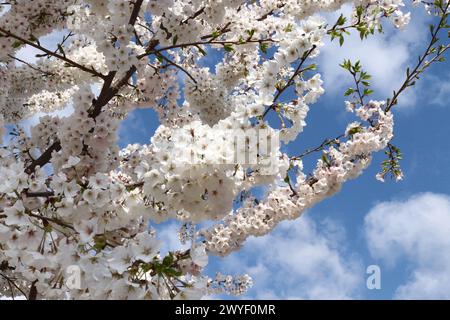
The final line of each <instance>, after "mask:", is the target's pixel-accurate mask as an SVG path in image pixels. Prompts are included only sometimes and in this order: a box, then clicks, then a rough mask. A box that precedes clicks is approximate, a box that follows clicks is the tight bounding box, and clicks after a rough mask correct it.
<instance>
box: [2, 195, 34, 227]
mask: <svg viewBox="0 0 450 320" xmlns="http://www.w3.org/2000/svg"><path fill="white" fill-rule="evenodd" d="M4 214H5V215H6V219H5V223H6V225H8V226H12V225H25V224H27V223H28V222H29V217H28V216H27V214H26V213H25V208H24V206H23V203H22V201H20V200H18V201H16V203H15V204H14V205H13V206H12V207H9V208H6V209H5V211H4Z"/></svg>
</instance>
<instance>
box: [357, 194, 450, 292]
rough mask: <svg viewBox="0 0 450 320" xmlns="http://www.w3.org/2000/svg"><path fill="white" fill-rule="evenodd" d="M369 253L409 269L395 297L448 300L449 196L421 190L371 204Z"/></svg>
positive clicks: (367, 220)
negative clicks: (402, 199) (400, 263)
mask: <svg viewBox="0 0 450 320" xmlns="http://www.w3.org/2000/svg"><path fill="white" fill-rule="evenodd" d="M365 234H366V238H367V242H368V246H369V249H370V251H371V254H372V255H373V257H375V258H379V259H382V260H384V261H386V263H387V264H388V265H396V264H397V263H399V262H402V260H405V259H406V261H407V262H408V263H409V265H408V270H411V272H410V275H409V279H408V280H407V282H406V283H404V284H402V285H401V286H399V287H398V288H397V290H396V292H395V298H399V299H450V290H449V288H450V197H448V196H445V195H438V194H433V193H425V194H420V195H416V196H413V197H411V198H410V199H408V200H406V201H404V202H401V201H392V202H384V203H381V204H378V205H377V206H375V207H374V208H373V209H372V210H371V211H370V212H369V214H368V215H367V216H366V218H365Z"/></svg>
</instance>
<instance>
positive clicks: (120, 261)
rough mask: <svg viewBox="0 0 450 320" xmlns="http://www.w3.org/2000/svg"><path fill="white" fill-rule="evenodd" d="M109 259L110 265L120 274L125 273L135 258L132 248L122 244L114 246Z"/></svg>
mask: <svg viewBox="0 0 450 320" xmlns="http://www.w3.org/2000/svg"><path fill="white" fill-rule="evenodd" d="M110 257H111V258H109V259H108V263H109V267H110V268H111V269H112V270H114V271H116V272H117V273H119V274H122V273H124V272H125V271H127V269H128V268H129V267H130V266H131V264H132V263H133V261H134V260H135V258H134V256H133V252H132V250H131V248H129V247H124V246H120V247H117V248H114V249H113V250H112V251H111V253H110Z"/></svg>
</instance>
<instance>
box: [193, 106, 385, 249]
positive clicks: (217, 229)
mask: <svg viewBox="0 0 450 320" xmlns="http://www.w3.org/2000/svg"><path fill="white" fill-rule="evenodd" d="M382 106H383V103H382V102H376V101H371V102H370V103H368V104H367V105H365V106H362V107H361V108H358V109H357V114H358V116H359V117H360V118H361V119H362V120H368V119H369V118H370V119H371V120H372V121H374V122H376V123H374V125H373V126H370V127H368V128H363V127H361V129H360V130H358V132H356V133H354V134H352V135H351V136H349V139H348V141H346V142H344V143H340V144H339V147H338V148H337V149H336V148H335V147H330V148H329V149H328V150H327V151H326V155H325V156H324V158H322V159H320V160H318V163H317V168H316V169H315V170H314V172H313V174H312V176H311V177H309V178H307V177H306V176H305V175H304V174H303V173H302V172H301V171H299V172H298V173H297V183H296V185H295V187H294V189H293V190H291V189H290V188H289V187H286V186H284V187H283V186H278V187H275V188H274V189H273V190H271V191H269V192H268V195H267V197H266V199H265V200H264V201H263V202H259V203H257V204H255V203H254V202H253V201H251V200H252V199H249V200H248V201H246V203H245V205H244V206H243V207H242V208H239V209H238V210H237V212H236V213H234V214H231V215H228V216H227V217H226V218H225V219H224V222H223V223H220V224H217V225H214V226H212V227H210V228H208V229H206V230H201V231H200V235H201V236H203V237H204V239H205V241H206V244H207V248H208V251H209V252H211V253H215V254H218V255H222V256H225V255H228V254H229V253H230V252H232V251H235V250H238V249H239V248H240V247H241V246H242V244H243V243H244V241H245V240H246V239H247V238H248V237H249V236H262V235H265V234H267V233H269V232H270V231H271V230H272V229H273V228H274V227H275V226H276V225H277V224H278V223H279V222H281V221H283V220H292V219H296V218H298V217H299V216H300V215H301V214H302V213H303V212H304V211H305V210H306V209H307V208H310V207H311V206H313V205H315V204H316V203H317V202H319V201H321V200H323V199H325V198H327V197H329V196H331V195H333V194H334V193H336V192H338V191H339V190H340V188H341V186H342V184H343V183H344V182H345V181H347V180H349V179H354V178H356V177H357V176H358V175H359V174H360V173H361V172H362V171H363V170H364V169H365V168H366V167H367V166H368V165H369V163H370V160H371V154H372V153H373V152H377V151H380V150H382V149H384V148H385V147H386V146H387V144H388V143H389V141H391V139H392V138H393V127H394V122H393V116H392V114H391V113H390V112H388V113H385V112H384V110H383V108H382ZM350 126H351V128H353V127H354V124H351V125H350ZM324 159H326V161H324ZM298 165H299V166H300V167H301V164H298Z"/></svg>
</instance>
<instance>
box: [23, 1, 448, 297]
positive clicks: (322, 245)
mask: <svg viewBox="0 0 450 320" xmlns="http://www.w3.org/2000/svg"><path fill="white" fill-rule="evenodd" d="M412 11H413V20H412V22H411V25H410V26H409V27H408V28H407V29H406V30H404V31H400V32H399V31H395V32H394V31H393V30H392V29H390V28H387V31H386V34H384V35H382V36H377V37H372V38H370V39H369V40H366V41H364V42H361V41H360V40H359V38H358V37H357V36H351V37H350V38H349V39H347V41H346V43H345V45H344V48H342V49H341V48H339V47H338V46H337V44H336V43H334V44H332V45H331V46H327V47H326V49H324V50H323V52H322V54H321V56H320V57H319V58H318V59H317V63H318V64H319V71H320V72H321V73H322V78H323V79H324V81H325V88H326V90H327V92H326V94H325V95H324V96H323V97H322V98H321V99H320V101H319V103H317V104H315V105H313V106H312V107H311V111H310V114H309V116H308V118H307V123H308V126H307V127H306V129H305V131H304V133H302V134H301V135H300V137H299V139H298V140H297V141H295V142H294V143H292V144H291V145H290V146H289V152H290V153H291V154H300V153H301V152H302V151H304V150H305V149H306V148H308V147H312V146H316V145H318V144H320V143H321V142H322V141H323V140H324V139H325V138H331V137H335V136H336V135H338V134H340V133H341V132H343V130H344V129H345V127H346V124H347V123H349V122H350V121H353V118H352V116H351V115H348V114H347V113H346V112H345V107H344V104H343V102H344V97H343V92H344V91H345V89H346V88H347V87H348V86H350V85H351V79H350V78H349V76H348V75H347V74H346V73H345V71H343V70H341V69H340V68H339V67H338V64H339V63H341V62H342V60H343V59H344V58H352V59H353V60H357V59H360V60H361V61H362V64H363V66H364V68H365V69H367V70H368V71H369V73H371V74H372V75H373V76H374V78H373V87H374V89H375V90H376V94H375V96H374V97H375V98H379V99H383V100H384V99H386V98H387V97H389V96H390V94H391V92H392V90H393V89H396V88H398V86H399V84H400V82H401V81H402V80H403V79H404V76H405V71H406V67H407V66H408V65H411V64H412V63H415V61H416V58H417V55H418V53H419V52H422V51H423V48H424V44H425V41H423V39H424V37H426V36H427V35H428V33H427V32H428V31H427V30H428V29H427V23H428V22H429V21H428V20H429V18H427V17H426V16H425V15H423V14H422V9H412ZM444 36H445V35H444ZM48 41H49V42H52V41H54V40H51V39H50V40H48ZM447 41H448V40H447ZM44 43H45V42H44ZM23 55H24V56H26V57H30V51H24V52H23ZM209 63H214V59H211V58H210V60H209V61H208V64H209ZM448 71H449V64H448V63H442V64H439V65H436V66H434V67H432V68H431V69H430V70H429V72H428V73H427V75H426V76H424V77H423V78H422V79H421V80H420V82H419V83H418V85H417V86H416V87H415V88H414V89H413V90H412V91H410V92H409V93H407V94H406V95H405V96H403V97H402V98H401V99H400V104H399V105H398V106H397V107H396V108H395V110H394V112H395V116H396V128H395V130H396V136H395V140H394V141H393V143H394V144H395V145H397V146H398V147H400V148H401V150H402V151H403V154H404V161H402V168H403V171H404V173H405V179H404V180H403V181H402V182H399V183H396V182H393V181H389V180H387V182H386V183H380V182H378V181H377V180H376V179H375V174H376V173H377V172H378V170H379V168H380V163H381V161H382V160H383V159H384V157H383V154H378V155H376V156H375V157H374V160H373V163H372V165H371V166H370V168H369V169H368V170H367V171H366V172H365V173H364V174H363V175H362V176H361V177H360V178H359V179H357V180H354V181H350V182H348V183H347V184H346V185H345V186H344V188H343V189H342V191H341V192H340V193H338V194H337V195H335V196H333V197H332V198H329V199H327V200H325V201H324V202H322V203H320V204H319V205H317V206H315V207H314V208H313V209H311V210H309V211H308V212H307V213H305V214H304V215H303V216H302V217H301V218H300V219H298V220H297V221H293V222H285V223H282V224H281V225H280V226H278V227H277V229H276V230H275V231H274V233H273V234H271V235H269V236H266V237H262V238H258V239H254V238H252V239H250V240H249V241H248V242H247V243H246V244H245V246H244V248H243V250H242V251H240V252H238V253H235V254H232V255H230V256H229V257H227V258H224V259H222V258H212V259H211V261H210V265H209V266H208V272H209V273H210V274H211V275H214V273H215V272H217V271H221V272H224V273H226V272H228V273H230V274H239V273H248V274H250V275H251V276H252V277H253V279H254V282H255V285H254V287H253V288H252V289H251V290H250V291H249V292H248V294H247V295H246V297H248V298H256V299H265V298H275V299H288V298H302V299H329V298H331V299H334V298H348V299H360V298H365V299H392V298H445V299H449V298H450V189H449V187H448V185H449V182H450V170H449V163H450V161H449V159H450V149H449V148H448V146H449V143H448V137H449V136H450V126H448V123H447V122H448V118H449V117H450V110H449V108H448V101H449V100H448V95H449V93H450V81H449V80H450V75H449V72H448ZM34 121H35V120H34ZM157 125H158V124H157V117H156V115H155V113H154V112H153V111H151V110H138V111H135V112H133V113H132V114H130V115H129V117H128V118H127V120H125V121H124V123H123V124H122V127H121V131H120V145H121V146H124V145H126V144H128V143H142V144H145V143H149V140H150V137H151V135H152V134H153V132H154V130H155V128H156V127H157ZM313 160H315V159H314V157H312V158H311V160H307V161H306V167H307V168H311V165H312V163H313ZM164 227H165V228H166V229H165V230H164V231H162V232H161V234H160V236H161V237H163V238H164V239H165V240H166V241H168V242H170V243H171V244H172V245H176V239H175V238H174V237H173V235H174V234H175V231H176V225H175V224H174V223H169V224H165V225H164ZM158 229H159V230H163V229H164V228H158ZM172 248H173V247H172ZM369 265H378V266H379V267H380V269H381V289H380V290H368V289H367V287H366V278H367V276H368V275H367V274H366V268H367V267H368V266H369Z"/></svg>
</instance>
